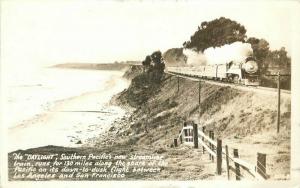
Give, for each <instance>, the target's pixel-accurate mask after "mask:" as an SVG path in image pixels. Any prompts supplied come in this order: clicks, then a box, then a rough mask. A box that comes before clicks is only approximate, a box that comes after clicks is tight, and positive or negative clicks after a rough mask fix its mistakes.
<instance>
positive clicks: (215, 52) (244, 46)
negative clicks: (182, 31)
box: [183, 42, 253, 66]
mask: <svg viewBox="0 0 300 188" xmlns="http://www.w3.org/2000/svg"><path fill="white" fill-rule="evenodd" d="M183 53H184V54H185V55H186V56H187V64H188V65H191V66H197V65H205V64H225V63H228V62H230V61H234V62H241V61H244V60H245V58H246V57H248V56H250V55H252V53H253V50H252V48H251V44H249V43H242V42H234V43H232V44H226V45H224V46H221V47H217V48H213V47H210V48H207V49H206V50H204V52H203V53H201V52H199V53H198V52H196V51H194V50H189V49H185V50H184V51H183Z"/></svg>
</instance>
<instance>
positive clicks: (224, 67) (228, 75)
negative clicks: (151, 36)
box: [167, 57, 260, 86]
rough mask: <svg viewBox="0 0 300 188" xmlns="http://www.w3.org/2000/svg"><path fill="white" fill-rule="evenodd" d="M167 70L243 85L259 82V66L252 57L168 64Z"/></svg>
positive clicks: (252, 84)
mask: <svg viewBox="0 0 300 188" xmlns="http://www.w3.org/2000/svg"><path fill="white" fill-rule="evenodd" d="M167 71H168V72H170V73H177V74H181V75H186V76H193V77H198V78H203V79H211V80H219V81H224V82H232V83H237V84H243V85H247V86H248V85H251V86H258V85H259V84H260V79H259V68H258V65H257V62H256V61H255V59H254V58H253V57H247V58H246V59H245V60H244V61H242V62H234V61H231V62H229V63H226V64H213V65H199V66H183V67H182V66H181V67H179V66H177V67H175V66H169V67H167Z"/></svg>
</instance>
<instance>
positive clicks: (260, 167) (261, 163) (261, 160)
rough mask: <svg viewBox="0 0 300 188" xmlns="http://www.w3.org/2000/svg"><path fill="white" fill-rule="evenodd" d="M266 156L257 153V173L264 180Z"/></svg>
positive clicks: (265, 176)
mask: <svg viewBox="0 0 300 188" xmlns="http://www.w3.org/2000/svg"><path fill="white" fill-rule="evenodd" d="M266 156H267V155H266V154H264V153H257V164H256V166H257V172H258V173H259V174H260V175H261V176H262V177H264V178H265V179H267V175H266Z"/></svg>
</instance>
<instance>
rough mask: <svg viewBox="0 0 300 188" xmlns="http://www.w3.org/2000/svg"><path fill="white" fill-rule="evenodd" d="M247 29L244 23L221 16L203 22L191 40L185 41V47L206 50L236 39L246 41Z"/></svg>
mask: <svg viewBox="0 0 300 188" xmlns="http://www.w3.org/2000/svg"><path fill="white" fill-rule="evenodd" d="M245 38H246V29H245V27H244V26H243V25H241V24H239V23H237V22H236V21H232V20H230V19H227V18H224V17H221V18H219V19H215V20H212V21H210V22H202V23H201V25H200V26H198V30H197V31H196V32H195V33H194V34H193V35H192V36H191V38H190V40H189V41H186V42H184V43H183V46H184V48H190V49H196V50H197V51H202V52H203V51H204V50H205V49H207V48H209V47H220V46H223V45H225V44H231V43H233V42H236V41H242V42H245Z"/></svg>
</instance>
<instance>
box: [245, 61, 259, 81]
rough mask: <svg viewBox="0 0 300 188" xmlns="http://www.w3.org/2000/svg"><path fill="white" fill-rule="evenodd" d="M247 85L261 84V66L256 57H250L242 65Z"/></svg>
mask: <svg viewBox="0 0 300 188" xmlns="http://www.w3.org/2000/svg"><path fill="white" fill-rule="evenodd" d="M242 74H243V80H244V82H245V85H252V86H258V85H259V84H260V79H259V68H258V64H257V62H256V61H255V59H254V58H252V57H248V58H247V59H246V60H245V62H244V63H243V65H242Z"/></svg>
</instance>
